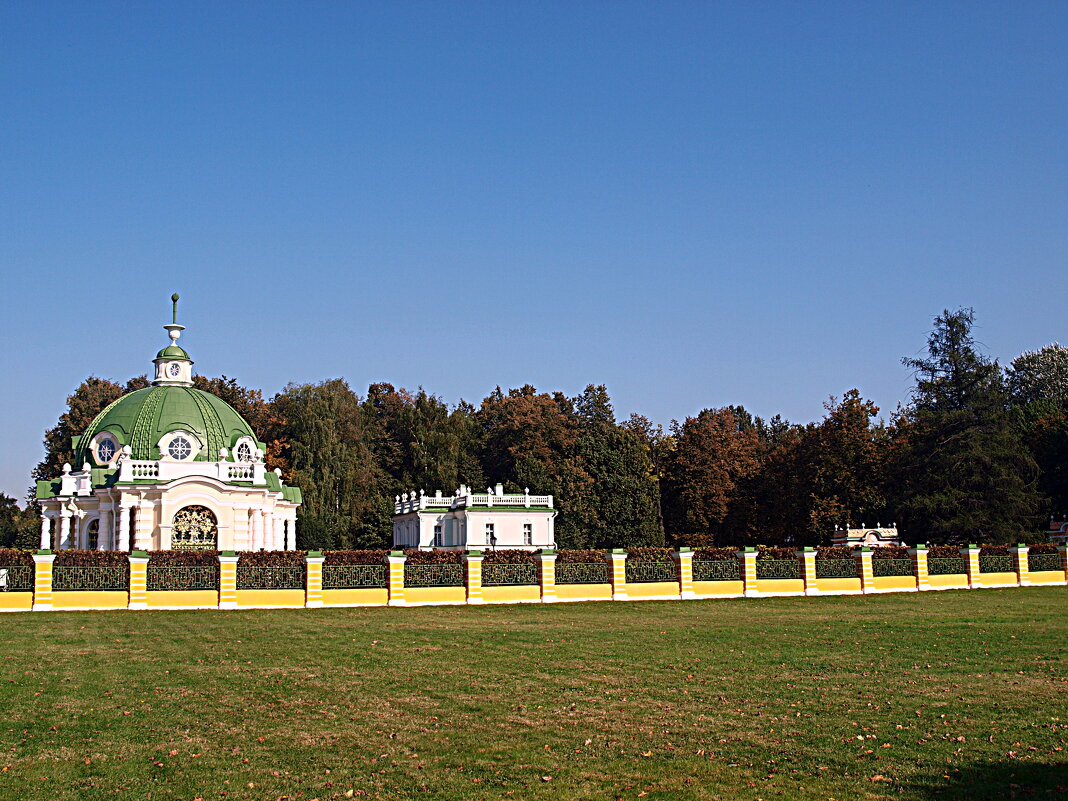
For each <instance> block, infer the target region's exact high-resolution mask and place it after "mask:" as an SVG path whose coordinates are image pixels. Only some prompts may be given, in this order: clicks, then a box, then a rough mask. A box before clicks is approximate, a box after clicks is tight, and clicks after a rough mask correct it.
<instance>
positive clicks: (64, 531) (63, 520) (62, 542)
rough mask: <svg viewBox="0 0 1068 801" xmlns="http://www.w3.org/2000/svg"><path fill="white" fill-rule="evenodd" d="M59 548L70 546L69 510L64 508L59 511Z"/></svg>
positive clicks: (65, 548) (64, 549) (66, 548)
mask: <svg viewBox="0 0 1068 801" xmlns="http://www.w3.org/2000/svg"><path fill="white" fill-rule="evenodd" d="M59 548H60V550H63V551H66V550H68V549H69V548H70V512H68V511H67V510H66V509H64V510H62V511H61V512H60V513H59Z"/></svg>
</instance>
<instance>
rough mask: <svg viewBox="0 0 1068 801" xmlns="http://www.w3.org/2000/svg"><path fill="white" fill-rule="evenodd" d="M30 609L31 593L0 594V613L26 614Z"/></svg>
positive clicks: (31, 602)
mask: <svg viewBox="0 0 1068 801" xmlns="http://www.w3.org/2000/svg"><path fill="white" fill-rule="evenodd" d="M32 608H33V593H32V592H4V593H0V612H28V611H29V610H30V609H32Z"/></svg>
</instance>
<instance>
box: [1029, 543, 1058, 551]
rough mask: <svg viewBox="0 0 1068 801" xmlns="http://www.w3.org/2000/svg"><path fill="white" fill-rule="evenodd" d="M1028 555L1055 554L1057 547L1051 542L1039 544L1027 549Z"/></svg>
mask: <svg viewBox="0 0 1068 801" xmlns="http://www.w3.org/2000/svg"><path fill="white" fill-rule="evenodd" d="M1027 552H1028V553H1057V546H1056V545H1054V544H1053V543H1052V542H1039V543H1036V544H1034V545H1031V546H1029V547H1028V549H1027Z"/></svg>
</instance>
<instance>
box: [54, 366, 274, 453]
mask: <svg viewBox="0 0 1068 801" xmlns="http://www.w3.org/2000/svg"><path fill="white" fill-rule="evenodd" d="M171 347H176V346H171ZM168 350H170V348H168ZM179 350H181V349H180V348H179ZM177 430H184V431H188V432H189V433H191V434H195V435H196V436H197V437H198V438H199V439H200V441H201V442H203V443H204V447H203V448H202V449H201V450H200V452H199V453H198V454H197V456H196V461H198V462H214V461H218V459H219V449H220V448H232V447H233V446H234V443H235V442H236V441H237V440H238V438H240V437H246V436H247V437H252V439H253V440H255V439H256V435H255V434H254V433H253V431H252V429H251V428H250V427H249V424H248V423H246V422H245V421H244V420H243V419H242V417H241V415H239V414H238V413H237V412H236V411H235V410H234V408H233V407H232V406H231V405H230V404H228V403H227V402H226V401H224V400H223V399H222V398H219V397H217V396H215V395H212V394H211V393H210V392H203V391H201V390H199V389H194V388H193V387H182V386H153V387H145V388H144V389H139V390H136V391H135V392H131V393H129V394H128V395H123V396H122V397H121V398H119V399H118V400H117V401H115V402H114V403H112V404H111V405H110V406H108V407H107V408H106V409H104V411H102V412H101V413H100V414H98V415H97V416H96V419H95V420H93V422H92V424H91V425H90V426H89V428H87V429H86V430H85V433H84V434H83V435H82V437H81V438H80V439H79V440H78V447H77V452H76V456H75V458H76V459H77V463H78V464H81V463H83V462H88V461H91V460H92V454H90V453H89V442H90V440H92V438H93V437H94V436H96V435H97V434H99V433H100V432H101V431H110V432H111V433H112V434H114V435H115V437H116V438H117V439H118V440H119V443H120V444H122V445H129V446H130V449H131V451H132V453H131V457H132V458H134V459H149V460H153V461H154V460H157V459H159V458H160V453H159V448H158V447H157V444H158V443H159V441H160V439H162V437H163V435H164V434H168V433H170V432H171V431H177Z"/></svg>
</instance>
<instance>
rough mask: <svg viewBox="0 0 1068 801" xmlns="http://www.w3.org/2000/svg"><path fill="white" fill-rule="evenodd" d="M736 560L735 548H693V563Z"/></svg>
mask: <svg viewBox="0 0 1068 801" xmlns="http://www.w3.org/2000/svg"><path fill="white" fill-rule="evenodd" d="M737 558H738V549H737V548H695V549H694V552H693V560H694V561H695V562H732V561H734V560H736V559H737Z"/></svg>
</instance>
